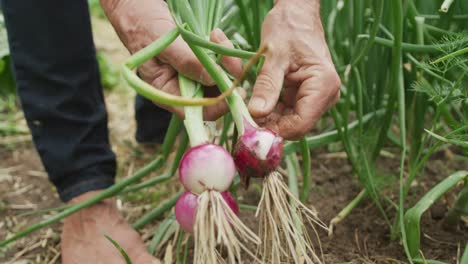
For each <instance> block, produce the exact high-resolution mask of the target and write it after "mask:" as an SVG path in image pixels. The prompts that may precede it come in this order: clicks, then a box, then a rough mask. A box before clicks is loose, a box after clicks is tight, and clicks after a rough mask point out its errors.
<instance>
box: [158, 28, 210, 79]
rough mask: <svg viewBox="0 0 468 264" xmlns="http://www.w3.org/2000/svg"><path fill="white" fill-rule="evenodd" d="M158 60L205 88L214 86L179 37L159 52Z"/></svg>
mask: <svg viewBox="0 0 468 264" xmlns="http://www.w3.org/2000/svg"><path fill="white" fill-rule="evenodd" d="M158 58H159V59H160V60H161V61H163V62H165V63H168V64H170V65H171V66H172V67H174V69H175V70H176V71H177V72H180V73H182V74H184V75H185V76H187V77H188V78H190V79H192V80H195V81H197V82H200V83H202V84H204V85H207V86H213V85H215V82H214V81H213V79H212V78H211V76H210V75H209V74H208V72H207V71H206V69H205V68H204V67H203V65H202V64H201V63H200V62H199V61H198V58H197V57H196V56H195V54H194V53H193V52H192V50H191V49H190V47H189V46H188V45H187V43H185V42H184V41H183V40H182V38H181V37H179V38H177V39H176V40H175V41H174V42H173V43H172V44H171V45H169V47H167V49H166V50H164V51H163V52H161V54H160V55H159V56H158Z"/></svg>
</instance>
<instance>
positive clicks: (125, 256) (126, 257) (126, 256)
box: [104, 235, 132, 264]
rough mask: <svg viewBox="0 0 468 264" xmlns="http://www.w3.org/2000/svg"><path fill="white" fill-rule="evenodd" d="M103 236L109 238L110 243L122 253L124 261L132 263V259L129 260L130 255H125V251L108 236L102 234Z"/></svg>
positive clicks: (128, 263)
mask: <svg viewBox="0 0 468 264" xmlns="http://www.w3.org/2000/svg"><path fill="white" fill-rule="evenodd" d="M104 237H105V238H106V239H107V240H109V241H110V242H111V243H112V245H113V246H114V247H115V248H116V249H117V250H118V251H119V253H120V254H121V255H122V257H123V258H124V259H125V263H127V264H132V261H131V260H130V257H129V256H128V255H127V252H125V250H124V249H123V248H122V247H121V246H120V245H119V244H118V243H117V242H116V241H115V240H114V239H112V238H111V237H110V236H108V235H104Z"/></svg>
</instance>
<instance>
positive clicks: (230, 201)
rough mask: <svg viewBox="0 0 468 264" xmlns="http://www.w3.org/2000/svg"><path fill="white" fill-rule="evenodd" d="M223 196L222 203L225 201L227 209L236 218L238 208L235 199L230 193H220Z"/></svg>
mask: <svg viewBox="0 0 468 264" xmlns="http://www.w3.org/2000/svg"><path fill="white" fill-rule="evenodd" d="M221 195H222V196H223V199H224V201H226V203H227V205H229V208H231V210H232V212H233V213H235V214H236V215H237V216H238V215H239V206H238V205H237V202H236V199H234V196H232V194H231V193H230V192H223V193H221Z"/></svg>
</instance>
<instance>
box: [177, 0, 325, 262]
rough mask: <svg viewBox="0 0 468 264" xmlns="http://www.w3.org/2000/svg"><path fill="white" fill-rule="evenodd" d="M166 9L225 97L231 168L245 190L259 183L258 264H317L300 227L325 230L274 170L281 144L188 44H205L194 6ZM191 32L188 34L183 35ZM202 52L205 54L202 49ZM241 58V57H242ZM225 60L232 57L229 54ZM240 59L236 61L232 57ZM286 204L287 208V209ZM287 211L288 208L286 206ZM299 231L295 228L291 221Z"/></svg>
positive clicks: (182, 0) (207, 57)
mask: <svg viewBox="0 0 468 264" xmlns="http://www.w3.org/2000/svg"><path fill="white" fill-rule="evenodd" d="M209 2H210V4H211V5H216V4H222V2H223V1H209ZM168 3H169V6H170V8H171V11H172V13H173V16H174V18H175V20H176V23H177V25H178V28H179V32H181V35H182V38H183V39H184V40H185V41H186V42H187V43H188V45H189V46H190V48H191V49H192V51H193V52H194V54H195V55H196V56H197V58H198V60H199V61H200V63H201V64H202V65H203V66H204V67H205V69H206V71H207V72H208V73H209V74H210V76H211V77H212V78H213V80H214V81H215V83H216V84H217V86H218V88H219V89H220V91H221V92H222V93H223V94H226V93H228V92H229V93H228V95H227V97H226V101H227V104H228V106H229V108H230V111H231V115H232V118H233V120H234V123H235V125H236V128H237V132H238V135H239V138H238V139H237V144H236V145H235V147H234V150H233V156H234V162H235V165H236V168H237V170H238V172H239V174H240V176H241V179H242V182H243V183H244V185H246V186H248V184H249V179H250V178H251V177H260V178H264V188H263V193H262V197H261V200H260V203H259V206H258V209H257V212H256V216H257V218H259V220H260V223H259V230H260V231H259V232H260V238H261V239H262V241H264V242H266V243H265V244H263V245H261V246H260V248H259V250H258V251H259V253H260V255H261V258H262V261H263V262H265V263H271V262H274V263H280V262H283V261H291V260H292V261H294V263H303V262H305V263H319V262H321V260H320V258H319V257H318V256H317V255H316V254H315V252H314V249H313V246H312V244H311V242H310V240H309V239H307V236H306V235H305V234H304V233H303V230H306V229H307V228H305V227H304V225H305V224H307V225H310V226H311V227H312V228H314V226H315V225H318V226H320V227H322V228H323V229H325V230H326V229H327V227H326V225H325V224H324V223H322V222H321V221H320V220H319V219H318V216H317V212H316V211H315V210H314V209H312V208H308V207H307V206H305V205H304V204H303V203H302V202H301V201H300V199H299V198H298V197H296V196H295V195H294V194H292V193H291V192H290V190H289V188H288V185H287V183H285V180H284V177H283V175H281V174H280V173H279V172H278V170H277V167H278V166H279V162H280V161H281V158H282V150H283V139H282V138H281V137H279V136H278V135H277V134H276V133H275V132H273V131H271V130H268V129H266V128H261V127H259V126H258V125H257V124H256V123H255V121H254V120H253V118H252V117H251V115H250V114H249V111H248V109H247V106H246V105H245V102H244V100H243V98H242V97H241V95H240V94H239V93H238V92H237V91H236V90H233V87H237V86H238V85H239V81H238V80H235V81H234V82H233V81H232V80H231V79H230V77H229V75H228V74H227V73H226V72H225V71H224V70H223V69H222V68H221V67H220V66H219V65H218V64H217V63H216V62H215V59H214V58H213V56H212V54H210V53H209V52H208V51H207V50H206V49H204V48H203V47H201V45H196V44H194V43H193V42H192V41H191V40H193V39H194V37H193V36H194V35H198V38H197V40H198V41H199V42H202V41H204V39H206V38H207V34H206V33H208V32H207V31H204V32H205V34H203V33H200V32H203V29H202V28H201V26H200V24H201V23H199V20H197V18H196V14H197V12H198V11H196V10H197V6H196V5H193V6H191V5H190V3H189V2H188V1H187V0H173V1H169V2H168ZM182 18H183V19H182ZM187 31H188V32H191V33H192V34H188V33H187ZM204 47H206V48H208V49H210V47H209V46H208V45H206V44H205V45H204ZM267 50H268V45H264V46H262V47H260V49H259V50H258V52H257V54H256V55H255V56H253V57H252V58H251V60H250V62H249V63H248V64H247V65H246V66H245V67H244V73H243V74H242V76H241V78H240V79H241V80H242V78H243V76H244V75H245V74H246V73H247V71H248V70H247V69H249V68H250V67H251V66H252V64H253V63H255V61H256V60H257V59H258V58H260V57H261V56H263V54H264V53H265V52H266V51H267ZM242 55H246V54H242ZM231 56H236V54H234V53H233V52H232V53H231ZM238 57H241V56H238ZM290 202H291V203H290ZM291 205H292V206H291ZM298 218H299V219H300V223H301V225H297V224H295V223H297V219H298Z"/></svg>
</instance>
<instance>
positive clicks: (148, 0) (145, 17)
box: [100, 0, 175, 54]
mask: <svg viewBox="0 0 468 264" xmlns="http://www.w3.org/2000/svg"><path fill="white" fill-rule="evenodd" d="M100 1H101V5H102V7H103V9H104V12H105V13H106V16H107V18H108V19H109V21H110V23H111V24H112V26H113V27H114V29H115V31H116V32H117V35H118V36H119V38H120V40H121V41H122V43H123V44H124V45H125V47H126V48H127V49H128V50H129V51H130V53H132V54H133V53H135V52H137V51H139V50H140V49H142V48H144V47H146V46H147V45H149V44H151V43H152V42H153V41H155V40H156V39H158V38H159V37H160V36H161V35H163V34H164V33H166V31H168V30H171V29H172V28H174V27H175V24H174V23H173V21H172V17H171V14H170V13H169V9H168V7H167V4H166V3H165V2H164V1H162V0H138V2H137V1H130V0H100Z"/></svg>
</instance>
